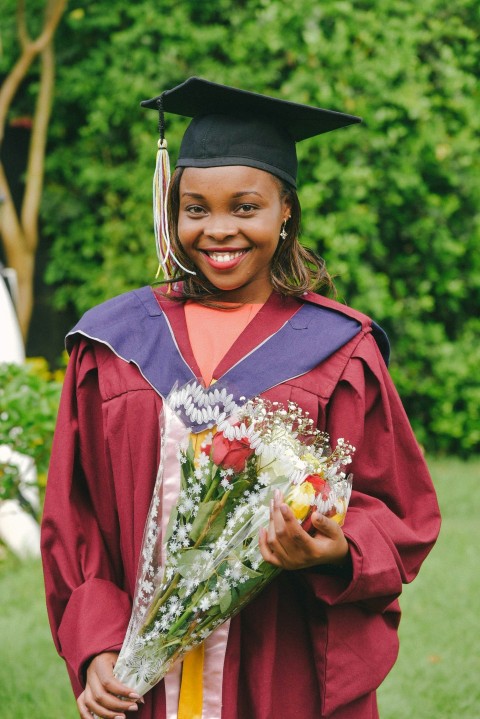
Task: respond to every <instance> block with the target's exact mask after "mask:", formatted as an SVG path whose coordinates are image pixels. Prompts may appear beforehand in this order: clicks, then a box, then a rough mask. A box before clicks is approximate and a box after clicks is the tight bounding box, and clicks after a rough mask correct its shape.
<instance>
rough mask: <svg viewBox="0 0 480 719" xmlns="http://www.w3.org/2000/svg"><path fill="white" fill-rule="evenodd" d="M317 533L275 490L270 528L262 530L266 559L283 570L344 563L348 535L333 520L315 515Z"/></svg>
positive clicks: (261, 539)
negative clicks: (305, 525)
mask: <svg viewBox="0 0 480 719" xmlns="http://www.w3.org/2000/svg"><path fill="white" fill-rule="evenodd" d="M311 519H312V525H313V528H314V529H315V533H314V535H313V536H310V534H307V532H305V530H304V529H302V527H301V525H300V524H299V522H298V520H297V519H296V517H295V515H294V514H293V512H292V510H291V509H290V507H289V506H288V505H287V504H285V503H284V502H283V497H282V494H281V493H280V492H279V491H278V490H275V494H274V499H273V500H272V504H271V507H270V523H269V525H268V529H263V528H262V529H261V530H260V536H259V545H260V552H261V553H262V557H263V558H264V559H265V561H266V562H270V564H273V565H274V566H275V567H282V568H283V569H307V568H308V567H314V566H316V565H318V564H343V562H344V561H345V560H346V558H347V557H348V554H349V547H348V542H347V540H346V538H345V535H344V533H343V531H342V529H341V527H339V526H338V524H337V523H336V522H334V521H333V519H328V517H324V516H323V515H322V514H319V512H314V513H313V514H312V517H311Z"/></svg>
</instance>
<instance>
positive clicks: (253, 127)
mask: <svg viewBox="0 0 480 719" xmlns="http://www.w3.org/2000/svg"><path fill="white" fill-rule="evenodd" d="M141 104H142V106H143V107H147V108H150V109H153V110H157V111H158V112H159V133H160V140H159V143H158V147H159V151H158V154H157V169H156V172H155V177H154V217H155V237H156V242H157V252H158V254H159V259H160V263H161V265H162V266H163V269H164V271H165V274H166V276H167V277H168V275H169V274H170V271H171V259H173V261H174V262H177V260H176V259H175V258H174V257H173V254H172V251H171V249H170V238H169V235H168V226H167V219H166V201H165V200H166V194H167V191H168V183H169V179H170V170H169V165H168V155H167V152H166V142H165V139H164V129H165V121H164V113H165V112H169V113H172V114H175V115H182V116H184V117H191V118H193V119H192V121H191V122H190V124H189V126H188V128H187V130H186V132H185V134H184V137H183V140H182V143H181V146H180V152H179V157H178V160H177V167H223V166H229V165H247V166H249V167H255V168H257V169H260V170H266V171H267V172H270V173H272V174H273V175H276V176H277V177H279V178H281V179H282V180H284V181H286V182H287V183H289V184H290V185H291V186H293V187H295V186H296V176H297V155H296V150H295V144H296V142H299V141H301V140H305V139H307V138H309V137H314V136H316V135H321V134H323V133H325V132H330V131H331V130H336V129H339V128H341V127H346V126H347V125H352V124H354V123H358V122H361V119H360V118H359V117H356V116H355V115H347V114H345V113H343V112H335V111H333V110H325V109H323V108H318V107H311V106H309V105H302V104H298V103H295V102H289V101H287V100H281V99H279V98H275V97H269V96H267V95H260V94H258V93H255V92H247V91H246V90H240V89H238V88H235V87H228V86H226V85H219V84H217V83H214V82H210V81H208V80H203V79H202V78H198V77H191V78H189V79H188V80H186V81H185V82H183V83H182V84H181V85H178V86H177V87H174V88H173V89H171V90H166V91H165V92H163V93H162V94H161V95H158V96H157V97H154V98H152V99H151V100H144V101H143V102H142V103H141ZM170 258H171V259H170ZM182 269H184V270H186V271H187V272H188V271H189V270H187V269H186V268H184V267H182Z"/></svg>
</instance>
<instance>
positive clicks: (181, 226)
mask: <svg viewBox="0 0 480 719" xmlns="http://www.w3.org/2000/svg"><path fill="white" fill-rule="evenodd" d="M179 194H180V210H179V217H178V237H179V240H180V242H181V244H182V246H183V249H184V251H185V252H186V254H187V255H188V257H189V258H190V259H191V261H192V262H193V263H194V265H195V266H196V267H197V268H198V270H199V271H200V272H201V273H202V275H204V276H205V277H206V278H207V279H208V280H209V282H210V283H211V284H212V285H214V286H215V287H217V288H218V289H219V290H221V291H222V296H221V299H223V300H225V301H229V302H242V303H243V302H251V303H255V302H259V303H260V302H265V300H266V299H267V298H268V296H269V294H270V292H271V289H272V286H271V282H270V265H271V262H272V258H273V255H274V254H275V250H276V249H277V245H278V242H279V235H280V230H281V226H282V222H283V221H284V220H285V219H287V218H288V216H289V214H290V207H289V204H288V202H287V200H286V199H285V198H282V197H281V195H280V188H279V184H278V182H277V181H276V180H275V178H274V177H273V176H272V175H270V174H269V173H268V172H264V171H263V170H257V169H255V168H253V167H244V166H228V167H206V168H197V167H188V168H186V169H185V170H184V172H183V174H182V177H181V180H180V193H179Z"/></svg>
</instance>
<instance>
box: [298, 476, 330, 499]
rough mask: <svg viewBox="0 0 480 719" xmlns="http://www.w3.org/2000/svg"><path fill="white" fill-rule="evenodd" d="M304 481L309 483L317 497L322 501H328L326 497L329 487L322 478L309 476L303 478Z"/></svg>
mask: <svg viewBox="0 0 480 719" xmlns="http://www.w3.org/2000/svg"><path fill="white" fill-rule="evenodd" d="M304 481H305V482H310V484H311V485H312V486H313V488H314V490H315V495H316V496H317V497H318V495H320V496H321V498H322V499H323V500H325V499H328V495H329V494H330V485H329V484H327V482H326V481H325V480H324V479H323V477H321V476H320V475H319V474H309V475H308V477H305V480H304Z"/></svg>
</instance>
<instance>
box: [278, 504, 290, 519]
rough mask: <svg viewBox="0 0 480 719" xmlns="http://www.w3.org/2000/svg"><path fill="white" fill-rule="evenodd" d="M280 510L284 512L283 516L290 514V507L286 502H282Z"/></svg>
mask: <svg viewBox="0 0 480 719" xmlns="http://www.w3.org/2000/svg"><path fill="white" fill-rule="evenodd" d="M280 511H281V513H282V514H283V516H284V517H286V516H287V514H288V507H287V505H286V504H281V505H280Z"/></svg>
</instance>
